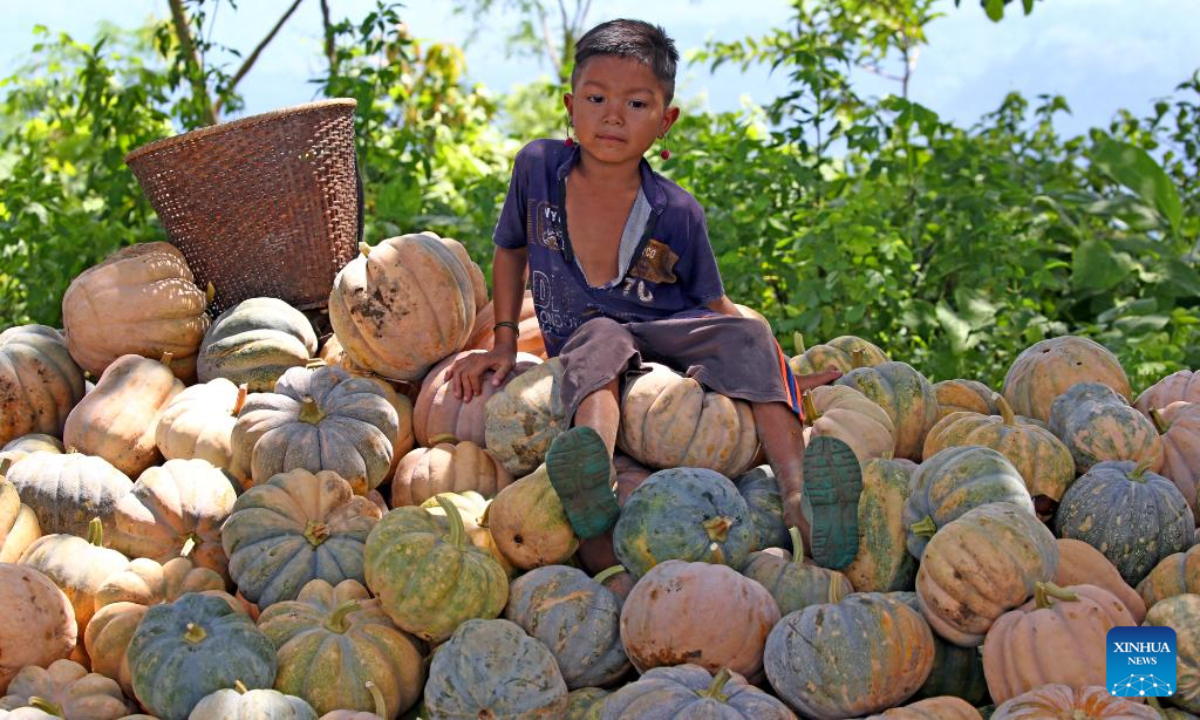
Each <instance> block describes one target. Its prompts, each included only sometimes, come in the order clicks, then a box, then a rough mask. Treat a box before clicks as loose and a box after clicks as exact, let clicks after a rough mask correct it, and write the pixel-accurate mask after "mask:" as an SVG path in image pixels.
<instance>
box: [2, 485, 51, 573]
mask: <svg viewBox="0 0 1200 720" xmlns="http://www.w3.org/2000/svg"><path fill="white" fill-rule="evenodd" d="M41 536H42V527H41V525H39V524H38V519H37V513H35V512H34V511H33V509H32V508H30V507H29V506H28V505H26V504H24V503H22V502H21V495H20V493H18V492H17V488H16V486H14V485H13V484H12V483H10V482H8V481H7V480H5V479H4V477H3V476H0V563H12V562H16V561H17V560H18V559H19V558H20V557H21V553H23V552H25V548H27V547H29V546H30V545H31V544H33V541H34V540H37V539H38V538H40V537H41Z"/></svg>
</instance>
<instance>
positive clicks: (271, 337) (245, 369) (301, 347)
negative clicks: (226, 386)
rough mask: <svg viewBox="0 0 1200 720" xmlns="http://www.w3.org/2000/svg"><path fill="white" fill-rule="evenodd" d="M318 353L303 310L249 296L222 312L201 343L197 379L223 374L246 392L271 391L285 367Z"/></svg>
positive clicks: (273, 300) (214, 377) (313, 335)
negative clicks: (247, 298) (245, 389)
mask: <svg viewBox="0 0 1200 720" xmlns="http://www.w3.org/2000/svg"><path fill="white" fill-rule="evenodd" d="M316 354H317V335H316V333H315V332H313V327H312V323H310V322H309V321H308V318H306V317H305V316H304V313H302V312H300V311H299V310H297V309H295V308H293V307H292V306H291V305H288V304H287V303H285V302H284V301H282V300H278V299H276V298H269V297H260V298H250V299H249V300H243V301H242V302H240V303H238V304H237V305H235V306H233V307H231V308H229V309H228V310H226V311H225V312H223V313H221V316H220V317H218V318H217V321H216V322H214V323H213V324H212V325H210V326H209V328H208V332H206V333H205V334H204V342H202V343H200V355H199V357H198V359H197V360H196V373H197V375H198V376H199V378H200V382H208V381H209V380H215V379H216V378H225V379H226V380H229V381H230V382H232V383H233V384H234V385H241V384H242V383H245V384H247V385H249V386H250V392H271V390H272V389H274V387H275V381H276V380H278V379H279V376H280V375H282V374H283V372H284V371H285V370H287V369H288V368H290V367H297V366H303V365H304V364H305V363H306V362H308V359H309V358H311V357H313V356H314V355H316Z"/></svg>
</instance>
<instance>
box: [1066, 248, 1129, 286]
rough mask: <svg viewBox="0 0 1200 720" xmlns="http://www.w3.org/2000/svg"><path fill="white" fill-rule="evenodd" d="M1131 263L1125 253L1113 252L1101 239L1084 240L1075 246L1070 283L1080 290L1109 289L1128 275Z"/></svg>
mask: <svg viewBox="0 0 1200 720" xmlns="http://www.w3.org/2000/svg"><path fill="white" fill-rule="evenodd" d="M1122 256H1123V259H1124V261H1125V262H1122ZM1131 264H1132V261H1131V259H1130V258H1129V256H1128V255H1127V254H1125V253H1115V252H1114V251H1113V248H1112V246H1111V245H1109V244H1108V243H1106V242H1104V241H1103V240H1097V239H1092V240H1085V241H1083V242H1082V243H1080V244H1079V245H1078V246H1077V247H1076V248H1075V253H1074V256H1073V258H1072V262H1071V284H1072V285H1074V286H1075V287H1076V288H1078V289H1080V290H1097V291H1104V290H1111V289H1112V288H1114V287H1116V285H1117V284H1118V283H1120V282H1121V281H1122V280H1124V279H1125V278H1126V277H1127V276H1128V275H1129V270H1130V269H1131V268H1130V267H1129V265H1131Z"/></svg>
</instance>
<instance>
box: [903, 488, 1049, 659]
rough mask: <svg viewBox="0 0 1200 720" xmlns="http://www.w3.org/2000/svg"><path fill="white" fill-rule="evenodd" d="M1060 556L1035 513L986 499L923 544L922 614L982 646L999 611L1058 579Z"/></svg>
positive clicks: (940, 629) (943, 631) (941, 630)
mask: <svg viewBox="0 0 1200 720" xmlns="http://www.w3.org/2000/svg"><path fill="white" fill-rule="evenodd" d="M1058 562H1059V558H1058V546H1057V545H1055V543H1054V536H1053V535H1051V534H1050V531H1049V530H1048V529H1046V526H1045V525H1043V524H1042V523H1041V522H1039V521H1038V519H1037V518H1036V517H1034V515H1033V514H1032V513H1030V512H1029V511H1027V510H1022V509H1021V508H1019V507H1017V506H1016V505H1013V504H1011V503H988V504H987V505H981V506H979V507H977V508H975V509H973V510H970V511H968V512H967V513H966V514H965V515H963V516H962V517H960V518H958V519H957V520H955V521H953V522H951V523H950V524H948V525H946V526H945V527H943V528H942V529H941V530H940V531H939V532H938V534H937V535H934V536H933V539H932V540H930V541H929V544H928V545H926V546H925V552H924V554H923V555H922V556H921V565H920V567H919V568H918V569H917V599H918V601H919V602H920V605H921V614H922V615H924V616H925V619H926V620H927V621H928V622H929V626H930V627H931V628H933V631H934V632H936V633H937V634H938V635H940V636H942V637H943V638H945V639H947V640H949V641H950V642H952V643H954V644H955V645H961V646H963V647H971V646H975V645H979V644H980V643H981V642H983V638H984V635H985V634H986V633H987V631H988V628H990V627H991V626H992V623H993V622H995V621H996V619H997V618H998V617H1000V615H1001V614H1003V613H1004V612H1006V611H1008V610H1011V609H1012V608H1015V607H1018V606H1020V605H1021V604H1023V603H1024V602H1025V601H1026V600H1027V599H1028V598H1029V596H1030V595H1032V594H1033V591H1034V588H1035V586H1036V583H1038V582H1047V581H1049V580H1051V579H1053V578H1054V575H1055V573H1056V572H1057V571H1058ZM977 588H987V592H986V593H980V592H979V590H978V589H977Z"/></svg>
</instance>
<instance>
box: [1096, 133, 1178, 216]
mask: <svg viewBox="0 0 1200 720" xmlns="http://www.w3.org/2000/svg"><path fill="white" fill-rule="evenodd" d="M1092 162H1093V163H1095V165H1096V167H1098V168H1099V169H1100V170H1101V172H1103V173H1104V174H1106V175H1108V176H1109V177H1111V178H1112V179H1113V180H1116V181H1117V182H1119V183H1121V184H1122V185H1124V186H1125V187H1127V188H1129V189H1130V190H1132V191H1133V192H1134V194H1136V195H1137V196H1138V197H1139V198H1141V199H1142V202H1144V203H1146V204H1147V205H1149V206H1151V207H1153V208H1154V209H1155V210H1156V211H1157V212H1158V214H1159V216H1160V217H1162V219H1163V220H1164V221H1165V222H1166V223H1167V224H1169V225H1170V226H1171V228H1172V229H1173V230H1175V231H1176V232H1178V231H1179V229H1180V226H1181V225H1182V224H1183V203H1182V202H1181V201H1180V199H1179V190H1178V188H1176V187H1175V183H1174V182H1172V181H1171V178H1170V177H1169V176H1168V175H1167V174H1166V172H1164V171H1163V169H1162V167H1160V166H1159V164H1158V163H1157V162H1155V161H1154V158H1152V157H1150V154H1149V153H1147V152H1146V151H1145V150H1142V149H1141V148H1138V147H1134V146H1133V145H1129V144H1127V143H1123V142H1118V141H1116V140H1108V139H1106V140H1103V141H1101V142H1100V143H1098V144H1097V145H1096V147H1095V149H1094V150H1093V151H1092Z"/></svg>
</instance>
